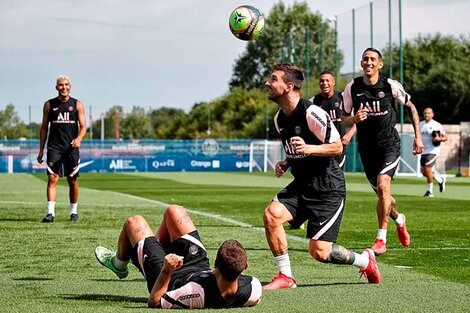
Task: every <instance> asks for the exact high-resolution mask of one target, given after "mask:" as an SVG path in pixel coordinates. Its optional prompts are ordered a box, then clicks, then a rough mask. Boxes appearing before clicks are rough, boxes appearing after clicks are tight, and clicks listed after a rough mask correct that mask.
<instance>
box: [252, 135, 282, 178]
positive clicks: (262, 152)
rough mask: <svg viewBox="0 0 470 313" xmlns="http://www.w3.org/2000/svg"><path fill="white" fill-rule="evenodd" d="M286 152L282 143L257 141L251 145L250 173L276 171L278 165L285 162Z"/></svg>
mask: <svg viewBox="0 0 470 313" xmlns="http://www.w3.org/2000/svg"><path fill="white" fill-rule="evenodd" d="M284 158H285V152H284V149H283V148H282V144H281V142H280V141H269V140H255V141H252V142H251V143H250V166H249V171H250V172H270V171H274V167H275V166H276V163H277V162H278V161H280V160H284Z"/></svg>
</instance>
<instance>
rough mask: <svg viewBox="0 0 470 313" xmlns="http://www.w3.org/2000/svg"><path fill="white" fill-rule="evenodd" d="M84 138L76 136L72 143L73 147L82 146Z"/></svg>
mask: <svg viewBox="0 0 470 313" xmlns="http://www.w3.org/2000/svg"><path fill="white" fill-rule="evenodd" d="M81 142H82V140H81V139H80V138H75V139H74V140H72V142H71V144H72V147H73V148H80V144H81Z"/></svg>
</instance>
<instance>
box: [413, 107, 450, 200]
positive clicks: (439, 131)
mask: <svg viewBox="0 0 470 313" xmlns="http://www.w3.org/2000/svg"><path fill="white" fill-rule="evenodd" d="M423 116H424V120H422V121H421V122H419V129H420V130H421V135H422V137H423V143H424V151H423V154H422V155H421V160H420V163H421V173H423V175H424V176H425V177H426V179H427V182H428V186H427V187H428V188H427V190H426V193H425V194H424V196H425V197H434V194H433V187H434V184H433V181H434V178H435V179H436V181H437V182H438V184H439V191H440V192H444V190H445V188H446V178H445V177H444V176H441V175H438V173H437V172H436V171H435V169H434V167H435V166H434V165H435V164H436V160H437V157H438V156H439V153H440V150H441V149H440V145H441V142H445V141H447V135H446V131H445V130H444V127H442V124H441V123H439V122H437V121H436V120H434V119H433V117H434V112H433V110H432V109H431V108H429V107H428V108H425V109H424V112H423Z"/></svg>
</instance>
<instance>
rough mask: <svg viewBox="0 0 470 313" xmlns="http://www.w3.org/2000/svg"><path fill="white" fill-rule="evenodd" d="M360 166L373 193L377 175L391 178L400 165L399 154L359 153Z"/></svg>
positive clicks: (393, 152)
mask: <svg viewBox="0 0 470 313" xmlns="http://www.w3.org/2000/svg"><path fill="white" fill-rule="evenodd" d="M360 155H361V161H362V166H363V167H364V172H365V173H366V176H367V179H368V180H369V183H370V184H371V186H372V189H374V191H377V182H378V178H379V175H388V176H390V177H391V178H393V176H394V175H395V172H396V170H397V168H398V166H399V165H400V152H399V151H398V152H396V151H390V152H381V151H373V152H366V151H363V152H360Z"/></svg>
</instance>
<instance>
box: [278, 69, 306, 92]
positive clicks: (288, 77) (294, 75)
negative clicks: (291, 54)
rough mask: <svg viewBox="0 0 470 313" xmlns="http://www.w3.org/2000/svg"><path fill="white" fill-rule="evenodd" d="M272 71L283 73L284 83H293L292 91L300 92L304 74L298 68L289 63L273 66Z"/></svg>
mask: <svg viewBox="0 0 470 313" xmlns="http://www.w3.org/2000/svg"><path fill="white" fill-rule="evenodd" d="M273 70H275V71H283V72H284V76H283V80H284V81H285V82H286V83H294V89H296V90H300V88H302V83H303V82H304V73H303V72H302V70H301V69H300V68H299V67H297V66H295V65H292V64H289V63H278V64H274V65H273Z"/></svg>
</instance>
